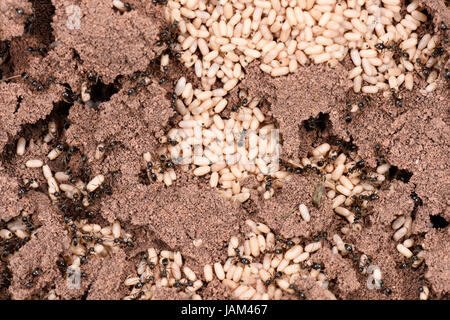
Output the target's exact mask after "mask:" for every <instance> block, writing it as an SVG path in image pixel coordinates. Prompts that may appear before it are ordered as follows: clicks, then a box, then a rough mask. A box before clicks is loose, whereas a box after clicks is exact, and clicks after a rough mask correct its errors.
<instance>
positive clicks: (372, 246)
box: [0, 0, 450, 299]
mask: <svg viewBox="0 0 450 320" xmlns="http://www.w3.org/2000/svg"><path fill="white" fill-rule="evenodd" d="M421 2H423V3H424V5H425V6H426V7H427V8H428V10H429V13H430V14H431V15H432V16H433V21H434V25H433V26H432V27H433V28H434V29H435V31H436V32H444V31H442V30H440V29H439V25H440V23H441V22H442V21H443V22H445V23H446V25H447V26H450V14H449V10H448V9H447V8H446V7H445V4H444V2H443V1H439V0H432V1H421ZM77 3H78V5H79V6H80V8H81V11H82V12H83V14H84V15H83V18H82V21H81V23H82V24H81V29H79V30H69V29H68V28H67V27H66V21H67V18H68V14H67V13H66V9H65V8H66V7H67V6H68V5H70V4H72V2H71V1H50V0H46V1H25V0H20V1H9V0H0V41H2V46H6V45H8V46H10V49H9V58H8V59H7V60H6V62H5V63H4V64H2V65H1V66H0V71H1V73H0V79H2V78H3V79H4V78H8V77H14V76H19V77H15V78H14V79H12V80H8V81H6V79H4V80H0V105H1V106H2V108H1V109H0V124H1V127H2V129H3V130H2V131H1V132H0V161H1V163H0V202H1V203H2V210H0V227H3V224H4V223H6V222H8V221H9V220H10V219H12V218H14V217H17V216H19V215H20V214H23V211H26V212H27V213H28V214H30V215H31V217H32V218H30V219H32V222H33V225H34V230H36V231H37V238H35V239H32V240H30V241H23V242H20V243H19V244H18V245H17V246H16V248H15V249H14V250H13V252H9V253H12V257H11V259H10V261H9V263H5V262H4V261H3V260H1V261H0V276H1V280H0V299H39V298H42V297H43V296H44V295H45V294H46V293H47V292H49V290H52V289H53V290H54V292H55V293H56V295H57V296H59V297H60V298H62V299H72V298H76V299H121V298H123V297H125V296H126V295H128V293H129V289H128V288H127V287H125V286H124V285H123V281H124V280H125V278H127V277H128V276H129V275H131V274H134V272H135V268H136V267H135V264H134V258H135V257H136V255H137V254H138V253H139V252H141V251H144V250H145V249H146V248H148V247H149V246H153V247H156V248H158V249H161V250H164V249H168V250H175V251H176V250H179V251H181V253H182V255H183V258H184V260H185V261H187V263H188V264H189V265H190V266H191V268H192V269H193V270H194V271H195V272H196V273H197V274H202V268H203V265H204V264H205V263H213V262H216V261H221V262H224V261H225V259H226V250H227V245H228V241H229V239H230V237H231V236H233V235H238V234H239V233H240V231H241V229H242V228H245V227H243V225H244V221H245V220H246V219H248V218H250V219H252V220H254V221H260V222H263V223H265V224H267V225H268V226H270V228H271V229H272V230H274V231H275V232H276V233H277V234H278V235H279V236H281V237H283V238H290V237H294V236H298V237H300V238H301V239H302V241H303V242H311V241H312V239H313V238H314V237H317V236H320V237H322V240H321V241H323V245H324V247H325V248H324V249H323V250H321V252H320V253H318V254H317V255H316V256H315V257H316V258H315V259H317V260H318V261H315V262H317V263H321V264H322V265H323V266H324V269H323V272H324V273H325V275H326V276H327V277H328V279H330V287H329V290H330V291H331V292H332V293H333V294H334V295H335V296H336V297H337V298H338V299H418V288H419V287H420V286H422V285H423V283H424V282H425V283H426V284H427V285H428V286H429V288H430V291H431V298H433V299H448V297H449V294H450V286H449V284H450V270H449V269H448V268H449V267H448V266H449V265H450V260H449V259H450V258H449V257H450V256H449V252H450V248H449V240H450V229H449V227H448V222H450V210H449V209H448V208H449V204H450V198H449V194H450V192H449V191H450V184H449V182H448V181H449V180H448V172H449V164H448V158H449V145H450V141H449V139H450V138H449V137H450V129H449V122H450V119H449V109H448V106H447V104H448V103H446V102H445V101H448V99H449V95H448V92H449V91H448V89H449V82H448V80H445V79H444V78H442V79H440V80H439V84H440V85H439V88H438V90H436V91H435V92H434V93H433V94H432V95H429V96H427V97H423V96H422V95H420V93H418V92H416V91H413V92H406V91H405V92H401V93H400V94H401V96H402V100H403V106H402V107H397V106H395V104H394V101H393V98H383V97H382V96H381V94H380V95H376V96H371V97H370V101H369V100H366V99H365V97H364V96H361V95H358V96H356V95H354V94H353V93H350V84H349V83H348V82H347V80H346V78H347V77H346V70H347V68H346V65H345V64H346V63H345V62H344V64H343V65H338V66H337V67H336V68H334V69H331V68H329V67H328V66H308V67H302V68H300V69H299V71H298V72H296V73H295V74H292V75H289V76H286V77H281V78H271V77H270V76H268V75H266V74H263V73H262V72H261V71H260V69H259V68H258V67H257V65H254V64H253V65H251V66H249V67H248V68H247V69H246V74H247V75H246V78H245V79H244V81H243V82H242V83H241V84H240V87H241V88H247V89H248V91H249V93H250V95H252V96H258V97H260V98H261V99H263V105H264V109H265V110H266V111H267V114H268V115H269V116H271V117H272V118H273V120H274V121H275V123H276V124H277V126H278V128H279V129H280V133H281V138H282V143H283V146H282V148H283V154H282V158H283V160H285V161H287V160H298V159H300V158H301V157H304V156H305V155H306V153H307V152H308V151H309V150H310V149H311V148H312V147H315V146H317V145H319V144H321V143H322V142H324V141H329V142H330V141H334V142H336V141H337V140H339V139H340V140H339V141H341V142H342V141H346V142H349V143H347V144H346V145H353V146H354V147H355V148H357V152H358V154H359V155H360V156H361V157H362V158H363V159H364V160H365V161H366V163H367V167H368V168H375V167H376V165H377V163H378V162H379V161H380V158H384V159H385V160H387V161H388V162H389V163H391V164H392V165H393V166H395V167H396V168H397V171H396V172H392V174H391V175H390V176H389V177H388V179H387V181H386V182H385V183H384V184H383V186H382V187H381V189H380V190H378V192H377V194H378V195H379V197H380V198H379V199H378V200H376V201H374V202H372V203H371V215H369V216H367V217H366V218H365V220H364V230H363V231H362V232H360V233H350V234H349V235H348V236H346V237H345V238H344V239H343V240H344V242H346V243H352V244H353V245H354V246H355V248H356V249H357V250H355V251H357V252H355V253H352V254H349V255H347V256H345V257H341V256H340V255H335V254H333V253H332V252H331V246H332V244H331V235H332V234H334V233H335V232H336V231H337V230H339V229H340V228H341V227H343V226H344V225H345V222H344V220H341V219H340V218H336V215H335V214H334V213H333V212H332V209H331V201H330V200H328V199H326V197H324V200H323V201H322V203H321V205H320V207H319V208H312V209H310V213H311V221H310V222H309V223H306V222H304V221H303V220H302V219H301V218H300V216H299V214H298V211H297V212H294V213H292V214H289V213H290V212H291V210H292V209H293V208H294V207H296V206H298V204H300V203H308V204H310V203H311V197H312V194H313V193H314V191H315V189H316V188H317V185H318V183H319V178H318V176H316V175H315V174H314V173H311V172H308V173H302V174H299V175H294V176H293V177H294V178H293V179H292V180H291V181H289V182H288V183H287V184H286V185H285V186H284V187H283V188H282V189H281V190H280V191H278V192H277V193H276V195H275V196H274V197H273V198H272V199H270V200H263V199H262V198H261V196H260V195H258V193H257V192H256V191H254V192H253V193H252V194H251V198H250V199H249V200H248V201H247V202H245V203H244V204H242V205H237V204H233V203H231V202H230V201H228V200H225V199H223V198H221V197H220V196H219V194H218V193H217V191H216V190H215V189H211V188H210V187H209V183H208V181H207V180H206V179H204V178H193V177H192V175H191V174H190V173H187V172H184V171H182V170H181V168H176V171H177V175H178V176H179V177H180V178H179V179H177V180H176V182H175V183H174V184H173V185H172V186H171V187H169V188H167V187H165V186H163V185H162V184H159V183H148V181H147V180H145V179H144V180H143V179H142V178H141V175H140V172H141V167H142V154H143V153H144V152H147V151H151V152H153V153H154V155H156V153H155V150H156V149H157V148H158V147H159V142H158V138H160V137H161V136H162V134H163V133H165V132H166V131H167V128H169V127H170V126H171V125H172V124H173V123H174V122H175V121H177V116H176V114H175V112H174V111H173V109H172V108H171V100H170V94H171V92H172V91H173V84H174V81H175V80H176V79H178V78H179V77H180V74H181V75H183V76H186V77H187V78H188V79H190V81H191V82H194V83H195V81H196V80H194V79H195V76H194V75H193V73H192V70H187V69H185V68H184V67H182V66H181V65H180V63H178V62H172V63H171V65H170V68H169V71H168V73H167V74H163V73H162V72H160V71H159V70H156V69H157V67H155V66H158V55H159V54H160V53H161V51H162V50H164V49H165V45H163V47H159V46H157V45H156V42H157V41H158V40H159V32H160V31H162V30H163V29H164V28H165V27H166V24H165V22H164V20H163V14H162V10H161V6H159V5H155V4H153V3H152V2H151V1H146V2H145V4H143V2H139V1H130V3H131V4H132V6H133V10H132V11H131V12H127V13H123V14H121V13H119V12H117V11H114V10H113V9H112V8H111V5H110V4H109V2H108V1H94V0H81V1H78V2H77ZM18 8H19V9H23V11H24V12H23V14H18V12H17V10H16V9H18ZM445 32H446V34H445V35H446V36H447V37H448V33H449V31H445ZM7 41H8V43H7ZM29 47H33V48H34V49H33V51H29V50H28V49H27V48H29ZM39 48H41V49H39ZM0 49H1V48H0ZM172 60H175V58H173V59H172ZM24 73H26V74H25V75H23V74H24ZM162 78H164V80H165V81H161V79H162ZM145 79H147V83H146V84H143V82H142V81H145ZM415 82H417V84H420V83H422V84H423V82H424V80H423V79H421V78H420V77H419V76H417V77H416V79H415ZM82 83H87V84H88V87H89V88H90V89H91V96H92V104H91V105H89V104H86V103H82V101H81V99H80V94H81V91H80V88H81V84H82ZM40 86H42V87H40ZM130 89H132V90H131V91H130ZM236 91H237V90H235V92H234V93H233V95H234V98H235V96H236ZM349 102H350V103H359V102H363V103H364V108H363V109H362V110H361V111H360V112H359V113H358V114H357V115H356V116H355V117H353V118H352V119H351V121H350V122H348V121H346V118H345V117H346V115H347V112H346V103H349ZM230 105H231V104H230ZM226 112H229V110H228V108H227V110H225V111H224V113H226ZM50 118H56V119H57V120H58V122H59V125H60V127H65V128H66V129H67V130H65V132H64V133H62V131H61V130H60V131H61V132H59V134H58V137H57V140H58V141H59V142H61V143H64V144H65V145H67V146H74V147H77V148H79V149H80V151H81V153H82V154H84V155H86V156H87V159H88V160H87V162H86V163H87V165H88V166H89V168H90V170H91V175H92V177H93V176H95V175H97V174H100V173H102V174H105V175H110V174H111V172H118V175H117V177H116V178H115V179H114V182H113V183H112V194H111V195H104V196H102V197H101V199H100V200H99V201H98V202H97V203H96V204H95V210H96V212H98V213H99V214H98V215H97V216H96V217H94V219H96V220H95V221H100V222H104V223H106V222H109V223H112V222H113V221H114V220H116V219H118V220H119V221H120V222H121V225H122V227H123V228H124V229H125V230H126V232H128V233H131V234H132V236H133V241H134V243H133V247H121V248H120V249H119V251H118V252H116V253H115V254H113V255H111V256H108V257H106V258H103V259H89V260H88V262H87V263H86V264H84V265H83V266H82V271H83V272H85V273H86V277H84V278H83V279H82V286H81V288H80V289H78V290H68V289H67V286H66V279H65V276H64V274H63V272H61V267H60V266H58V261H61V259H64V258H65V257H67V256H68V255H69V252H70V250H69V246H70V242H71V240H72V239H71V234H70V230H69V228H68V227H67V225H66V224H65V223H64V219H63V217H62V215H61V214H60V212H59V211H58V208H56V206H54V205H52V204H51V201H50V200H49V199H48V197H47V195H46V188H45V187H42V188H39V189H37V190H31V191H27V192H25V194H23V195H19V193H18V191H19V189H20V185H21V184H22V179H23V178H32V179H35V180H36V181H37V182H39V184H40V185H45V180H44V179H43V177H42V175H41V171H40V170H39V169H26V168H25V166H24V164H25V162H26V161H27V160H28V159H32V158H38V157H40V158H42V157H43V156H44V155H46V154H47V153H48V152H49V151H50V150H51V149H52V148H53V147H54V146H53V145H52V144H45V143H43V142H42V138H43V136H44V135H45V133H46V131H45V127H46V125H47V124H48V120H49V119H50ZM314 126H315V128H313V127H314ZM22 136H23V137H25V138H26V139H27V141H28V143H27V150H26V157H18V156H16V155H15V145H16V141H17V140H18V138H19V137H22ZM101 142H102V143H111V142H115V146H114V147H113V148H111V149H109V150H108V151H107V153H106V156H105V157H104V158H103V159H102V160H100V161H99V160H95V159H94V153H95V148H96V146H97V144H98V143H101ZM344 144H345V143H344ZM336 148H337V147H336ZM74 158H75V159H74V160H73V167H74V168H78V167H79V166H80V163H81V161H80V160H79V158H76V157H74ZM71 165H72V163H71ZM61 168H62V164H61V163H60V162H59V161H55V163H53V164H52V169H53V170H54V171H57V170H60V169H61ZM74 170H75V169H74ZM247 183H248V185H252V183H253V184H254V181H251V179H249V181H247ZM414 194H415V195H417V196H418V197H419V198H420V200H416V201H414V200H413V198H412V197H411V195H414ZM416 199H417V198H416ZM411 212H413V216H414V221H413V232H412V233H413V234H414V236H415V237H416V242H417V243H420V244H421V245H422V247H423V249H424V250H425V256H426V261H425V263H424V264H423V265H422V266H421V267H420V268H418V269H417V270H416V269H412V268H409V267H407V268H401V267H399V265H400V264H401V263H403V262H405V259H403V258H402V257H401V256H400V255H399V254H398V252H397V249H396V243H395V242H394V241H393V240H392V234H393V231H392V229H391V228H390V225H391V223H392V221H393V220H394V219H395V217H396V216H398V215H401V214H404V213H411ZM431 217H434V218H431ZM0 229H1V228H0ZM324 233H326V234H325V235H324ZM198 239H201V240H202V245H200V246H199V247H196V246H194V243H193V241H194V240H198ZM5 246H6V245H5V243H4V241H3V240H1V241H0V249H1V250H6V249H5ZM0 253H1V252H0ZM356 254H366V255H367V256H368V257H369V258H370V259H371V261H372V263H373V264H374V265H379V266H383V268H382V270H383V280H384V283H385V285H386V286H387V287H389V288H390V289H391V290H392V293H391V295H387V294H385V293H384V292H382V291H377V290H368V289H367V287H366V285H365V282H366V280H367V278H366V277H364V276H363V275H361V274H360V273H359V272H358V266H357V263H356V262H355V261H354V258H355V255H356ZM36 268H38V269H39V270H40V272H39V275H38V276H37V277H34V278H33V277H32V276H31V273H32V271H33V270H35V269H36ZM29 282H31V283H32V285H31V286H29V285H27V284H28V283H29ZM295 285H296V287H297V288H298V289H300V290H302V291H303V292H304V293H305V295H306V296H307V298H308V299H328V298H329V295H327V293H326V291H325V290H322V289H320V288H318V287H317V286H315V285H314V280H313V279H309V278H307V279H301V280H298V281H297V282H296V283H295ZM200 295H201V296H202V297H203V298H204V299H230V298H231V293H230V292H229V290H228V289H227V288H225V286H223V285H222V284H221V283H220V282H218V281H217V280H214V281H213V282H211V283H209V284H208V285H207V286H205V287H204V288H203V289H202V290H201V292H200ZM155 297H156V298H159V299H179V298H180V297H179V296H178V293H177V292H176V290H174V289H170V288H167V289H160V290H158V291H157V292H156V293H155ZM291 298H296V297H294V296H292V297H291Z"/></svg>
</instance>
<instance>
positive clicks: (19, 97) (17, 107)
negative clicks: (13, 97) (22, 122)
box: [14, 96, 23, 114]
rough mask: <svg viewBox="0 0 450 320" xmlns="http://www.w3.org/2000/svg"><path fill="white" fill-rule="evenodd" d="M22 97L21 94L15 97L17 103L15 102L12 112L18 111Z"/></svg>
mask: <svg viewBox="0 0 450 320" xmlns="http://www.w3.org/2000/svg"><path fill="white" fill-rule="evenodd" d="M22 99H23V98H22V96H18V97H17V104H16V109H15V110H14V114H16V113H17V111H19V108H20V104H21V103H22Z"/></svg>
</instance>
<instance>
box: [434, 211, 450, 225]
mask: <svg viewBox="0 0 450 320" xmlns="http://www.w3.org/2000/svg"><path fill="white" fill-rule="evenodd" d="M430 221H431V223H432V225H433V228H435V229H444V228H446V227H447V226H448V225H449V224H450V222H448V221H447V220H445V218H444V217H442V216H441V215H439V214H437V215H434V216H433V215H431V214H430Z"/></svg>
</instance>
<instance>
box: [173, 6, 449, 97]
mask: <svg viewBox="0 0 450 320" xmlns="http://www.w3.org/2000/svg"><path fill="white" fill-rule="evenodd" d="M401 7H402V1H401V0H347V1H337V0H291V1H288V0H238V1H229V0H219V1H209V2H208V1H205V0H170V1H168V5H167V8H166V18H167V19H168V20H169V21H170V22H177V23H178V26H179V30H180V35H179V37H178V42H179V45H178V49H180V50H181V52H182V57H181V58H182V61H183V62H184V63H185V65H186V66H187V67H190V66H194V69H195V74H196V75H197V76H198V77H199V78H201V82H202V86H203V88H204V89H205V90H209V89H210V88H211V87H212V86H213V85H214V84H215V83H216V81H217V80H219V81H220V82H222V83H223V85H224V87H225V88H226V90H228V88H232V87H234V86H235V85H236V84H237V83H238V81H239V80H241V79H242V78H243V77H244V72H243V68H245V67H247V65H248V64H249V63H251V62H252V61H254V60H259V61H260V64H259V67H260V68H261V70H263V71H264V72H266V73H269V74H271V75H272V76H274V77H277V76H283V75H287V74H288V73H292V72H295V71H296V70H297V69H298V65H299V64H300V65H308V64H310V63H311V62H312V63H315V64H321V63H327V64H328V65H329V66H330V67H335V66H336V65H337V64H338V62H340V61H342V60H343V59H344V58H345V57H346V55H347V54H350V55H351V59H352V61H353V63H354V65H355V68H354V69H352V70H349V72H350V75H349V76H350V79H352V80H353V83H354V91H355V92H363V93H376V92H378V91H379V90H380V91H388V90H389V89H391V88H393V89H398V88H399V87H400V86H401V85H402V84H405V87H406V88H407V89H408V90H412V88H413V85H414V81H413V76H412V75H413V72H414V71H419V70H420V68H422V67H424V66H425V67H426V68H433V67H434V66H436V64H440V63H442V61H440V60H439V59H438V58H436V57H432V55H431V53H432V51H433V50H434V48H435V47H437V45H438V43H439V37H438V36H437V35H436V36H431V35H430V34H425V35H424V36H423V37H422V38H421V39H419V38H418V35H417V33H416V30H417V29H418V28H419V27H420V25H421V24H422V23H423V22H426V21H427V16H426V15H425V14H423V13H422V12H421V11H420V8H419V3H418V0H415V1H412V2H411V3H410V4H409V5H408V6H407V10H406V11H407V12H406V14H402V13H401ZM377 44H383V45H384V46H386V47H387V46H390V45H393V44H396V45H398V47H399V49H401V53H403V52H405V53H408V56H404V55H403V54H401V57H394V52H393V51H392V50H388V49H379V48H377V47H376V45H377ZM418 58H420V59H421V64H418V63H416V61H417V59H418ZM441 60H442V59H441ZM437 78H438V74H437V71H436V72H432V73H431V74H430V76H429V79H427V81H428V83H429V85H428V86H427V88H426V89H425V90H424V91H423V92H424V93H426V92H430V91H433V90H434V89H435V88H436V86H437V85H436V83H435V82H436V79H437Z"/></svg>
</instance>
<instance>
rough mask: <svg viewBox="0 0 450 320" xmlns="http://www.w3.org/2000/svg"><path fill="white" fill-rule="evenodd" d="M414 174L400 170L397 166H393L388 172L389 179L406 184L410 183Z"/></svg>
mask: <svg viewBox="0 0 450 320" xmlns="http://www.w3.org/2000/svg"><path fill="white" fill-rule="evenodd" d="M412 176H413V173H412V172H410V171H408V170H406V169H399V168H398V167H397V166H391V168H390V169H389V172H388V178H389V179H396V180H400V181H402V182H404V183H408V182H409V180H410V179H411V177H412Z"/></svg>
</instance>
